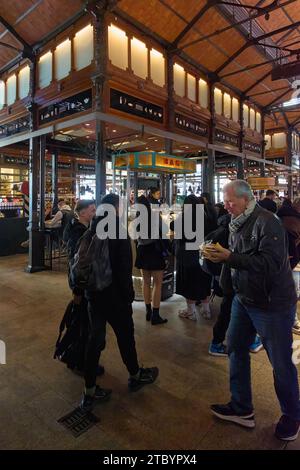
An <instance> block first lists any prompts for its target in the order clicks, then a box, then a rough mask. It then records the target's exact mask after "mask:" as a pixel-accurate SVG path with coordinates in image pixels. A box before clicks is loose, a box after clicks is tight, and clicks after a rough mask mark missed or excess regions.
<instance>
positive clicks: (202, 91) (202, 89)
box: [199, 78, 208, 108]
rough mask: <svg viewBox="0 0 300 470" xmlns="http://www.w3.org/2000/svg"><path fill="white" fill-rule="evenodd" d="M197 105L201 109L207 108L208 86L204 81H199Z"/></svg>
mask: <svg viewBox="0 0 300 470" xmlns="http://www.w3.org/2000/svg"><path fill="white" fill-rule="evenodd" d="M199 104H200V105H201V106H202V108H207V107H208V86H207V83H206V81H205V80H202V78H200V80H199Z"/></svg>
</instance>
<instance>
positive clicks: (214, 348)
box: [208, 343, 228, 357]
mask: <svg viewBox="0 0 300 470" xmlns="http://www.w3.org/2000/svg"><path fill="white" fill-rule="evenodd" d="M208 354H210V355H211V356H220V357H228V352H227V347H226V346H225V344H223V343H218V344H217V343H210V346H209V350H208Z"/></svg>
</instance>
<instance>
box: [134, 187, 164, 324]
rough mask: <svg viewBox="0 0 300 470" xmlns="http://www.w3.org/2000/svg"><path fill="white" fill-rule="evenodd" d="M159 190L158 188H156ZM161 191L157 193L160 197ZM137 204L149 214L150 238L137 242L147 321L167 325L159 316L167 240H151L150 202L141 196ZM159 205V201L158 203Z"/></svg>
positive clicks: (151, 211) (137, 257) (160, 229)
mask: <svg viewBox="0 0 300 470" xmlns="http://www.w3.org/2000/svg"><path fill="white" fill-rule="evenodd" d="M154 189H156V190H157V188H154ZM158 193H159V191H157V195H158ZM137 203H138V204H141V205H143V206H145V207H146V209H147V213H148V237H147V238H145V239H142V238H139V239H138V241H137V250H136V260H135V267H136V268H138V269H140V270H141V272H142V276H143V295H144V301H145V306H146V320H147V321H151V324H152V325H162V324H164V323H167V321H168V320H167V319H166V318H162V317H161V316H160V314H159V308H160V300H161V289H162V282H163V276H164V270H165V267H166V261H165V257H164V243H165V242H166V241H167V240H162V239H161V238H159V239H156V238H151V216H152V214H153V210H152V209H151V203H150V200H149V199H147V198H146V197H145V196H140V197H139V198H138V199H137ZM156 204H158V201H157V202H156ZM159 224H160V227H159V235H160V237H161V232H162V219H161V217H160V215H159ZM151 279H153V292H152V306H151Z"/></svg>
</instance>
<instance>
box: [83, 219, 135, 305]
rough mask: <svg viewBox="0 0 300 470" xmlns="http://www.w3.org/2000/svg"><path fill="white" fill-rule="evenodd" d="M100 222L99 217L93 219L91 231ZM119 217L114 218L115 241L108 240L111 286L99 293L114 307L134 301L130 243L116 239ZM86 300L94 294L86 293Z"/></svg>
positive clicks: (127, 239)
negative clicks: (108, 298)
mask: <svg viewBox="0 0 300 470" xmlns="http://www.w3.org/2000/svg"><path fill="white" fill-rule="evenodd" d="M100 220H101V218H100V217H97V218H95V219H94V220H93V221H92V224H91V230H92V232H93V233H95V232H96V228H97V224H98V222H99V221H100ZM119 224H120V219H119V217H117V218H116V235H117V238H116V239H109V243H108V246H109V258H110V264H111V269H112V284H111V286H109V287H108V288H107V289H106V292H104V291H103V292H101V293H100V294H99V295H98V298H99V299H100V298H101V295H102V294H103V296H107V295H109V297H111V301H112V304H113V305H114V306H120V308H121V307H122V306H123V305H128V304H131V303H132V302H133V301H134V289H133V283H132V262H133V260H132V250H131V242H130V239H129V237H128V235H127V238H125V239H124V238H118V234H119ZM86 296H87V298H88V299H91V298H93V296H94V293H91V292H87V293H86Z"/></svg>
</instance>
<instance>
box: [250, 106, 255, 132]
mask: <svg viewBox="0 0 300 470" xmlns="http://www.w3.org/2000/svg"><path fill="white" fill-rule="evenodd" d="M250 129H253V130H255V111H254V109H252V108H250Z"/></svg>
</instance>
